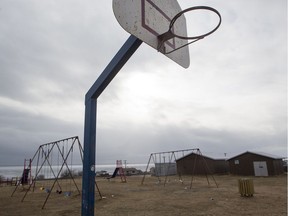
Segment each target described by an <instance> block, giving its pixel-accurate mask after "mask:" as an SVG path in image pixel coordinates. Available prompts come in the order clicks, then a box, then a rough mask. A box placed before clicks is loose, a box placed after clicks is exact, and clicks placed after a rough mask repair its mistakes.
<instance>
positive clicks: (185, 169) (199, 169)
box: [177, 154, 215, 175]
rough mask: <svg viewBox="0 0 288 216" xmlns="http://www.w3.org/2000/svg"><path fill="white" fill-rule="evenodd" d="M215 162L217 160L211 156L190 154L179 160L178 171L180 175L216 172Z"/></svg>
mask: <svg viewBox="0 0 288 216" xmlns="http://www.w3.org/2000/svg"><path fill="white" fill-rule="evenodd" d="M214 163H215V160H213V159H211V158H208V157H205V156H201V155H197V154H190V155H188V156H186V157H184V158H181V159H179V160H177V172H178V174H180V175H205V174H214V173H215V167H214Z"/></svg>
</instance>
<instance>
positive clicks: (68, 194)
mask: <svg viewBox="0 0 288 216" xmlns="http://www.w3.org/2000/svg"><path fill="white" fill-rule="evenodd" d="M64 194H65V196H66V197H68V196H71V194H72V192H71V191H66V192H65V193H64Z"/></svg>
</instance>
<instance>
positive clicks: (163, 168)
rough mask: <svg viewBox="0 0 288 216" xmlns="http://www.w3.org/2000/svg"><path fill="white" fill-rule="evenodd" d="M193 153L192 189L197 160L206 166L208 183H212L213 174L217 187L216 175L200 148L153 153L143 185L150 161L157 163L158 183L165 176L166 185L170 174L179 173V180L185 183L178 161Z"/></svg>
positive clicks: (155, 172)
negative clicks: (178, 169)
mask: <svg viewBox="0 0 288 216" xmlns="http://www.w3.org/2000/svg"><path fill="white" fill-rule="evenodd" d="M192 154H194V155H195V157H194V160H193V162H192V163H191V170H192V172H191V173H192V175H191V181H190V189H191V188H192V183H193V180H194V175H195V168H196V164H197V162H198V163H199V162H201V165H202V167H203V168H204V172H205V176H206V179H207V183H208V185H210V182H209V178H208V175H211V176H212V179H213V181H214V183H215V185H216V187H218V184H217V182H216V180H215V178H214V176H213V175H212V173H211V171H210V169H209V166H208V164H207V162H206V160H205V157H203V155H202V153H201V151H200V149H199V148H195V149H184V150H177V151H167V152H157V153H151V154H150V157H149V160H148V163H147V166H146V170H145V172H144V176H143V178H142V181H141V184H142V185H143V184H144V181H145V176H146V174H147V171H148V168H149V166H150V163H154V165H155V168H154V175H155V176H156V177H157V179H158V183H161V182H162V179H161V177H165V178H164V183H163V184H164V187H165V186H166V184H167V182H168V176H171V175H177V174H178V177H179V182H181V183H182V184H183V178H182V174H181V173H180V172H178V171H177V164H176V161H177V160H179V159H181V158H184V157H186V156H187V155H192Z"/></svg>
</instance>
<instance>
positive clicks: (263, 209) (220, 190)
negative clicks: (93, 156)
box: [0, 174, 287, 216]
mask: <svg viewBox="0 0 288 216" xmlns="http://www.w3.org/2000/svg"><path fill="white" fill-rule="evenodd" d="M239 178H241V177H239V176H228V175H224V176H214V179H215V181H216V182H217V185H218V187H217V186H216V184H215V182H214V180H213V178H211V177H209V178H208V180H209V183H210V185H208V182H207V179H206V177H205V176H202V177H199V176H194V178H193V181H192V188H191V189H190V185H191V176H190V177H189V176H185V177H182V180H183V181H182V182H181V181H179V179H178V177H176V176H172V177H169V178H168V179H167V182H166V185H165V186H164V184H163V183H164V181H165V178H162V179H160V180H161V182H160V183H159V181H158V179H157V178H156V177H151V176H146V178H145V181H144V184H143V185H141V180H142V176H130V177H127V183H121V180H120V178H119V177H117V178H115V179H113V180H110V181H108V180H107V179H105V178H97V185H98V186H99V188H100V192H101V194H102V196H103V198H102V199H100V196H99V194H98V193H97V191H96V204H95V215H97V216H104V215H105V216H108V215H113V216H122V215H123V216H135V215H137V216H156V215H157V216H162V215H163V216H187V215H211V216H212V215H221V216H222V215H227V216H228V215H229V216H231V215H253V216H255V215H256V216H257V215H259V216H260V215H261V216H262V215H270V216H272V215H275V216H276V215H277V216H279V215H283V216H287V176H286V174H285V175H281V176H276V177H250V178H251V179H253V183H254V188H255V194H254V196H253V197H241V196H240V194H239V192H238V179H239ZM76 182H77V185H78V187H79V189H80V190H81V179H77V180H76ZM59 184H60V186H61V187H62V190H63V193H61V194H57V193H56V192H55V191H56V189H57V186H55V187H54V189H53V191H52V193H51V195H50V197H49V199H48V201H47V203H46V205H45V208H44V209H41V207H42V205H43V203H44V201H45V199H46V197H47V194H48V193H46V192H45V190H40V187H42V186H44V187H46V188H48V187H50V188H51V185H52V184H51V183H50V186H49V184H48V182H43V183H41V182H37V185H36V187H35V191H34V192H31V191H30V192H28V193H27V196H26V197H25V199H24V201H23V202H21V199H23V196H24V194H25V189H23V188H22V187H19V188H18V189H17V190H16V192H15V193H14V195H13V197H11V194H12V192H13V190H14V189H15V186H5V185H4V186H3V185H2V186H0V215H1V216H8V215H9V216H12V215H15V216H16V215H17V216H19V215H29V216H34V215H35V216H36V215H37V216H41V215H60V216H64V215H69V216H74V215H81V195H79V194H78V193H77V190H76V187H75V186H74V184H73V182H71V181H69V180H61V181H59ZM56 185H57V184H56ZM65 190H66V191H72V195H71V196H65Z"/></svg>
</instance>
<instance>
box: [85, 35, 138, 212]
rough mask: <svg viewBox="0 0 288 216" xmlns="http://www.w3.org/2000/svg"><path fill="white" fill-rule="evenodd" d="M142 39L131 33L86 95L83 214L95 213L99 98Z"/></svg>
mask: <svg viewBox="0 0 288 216" xmlns="http://www.w3.org/2000/svg"><path fill="white" fill-rule="evenodd" d="M141 43H142V41H141V40H139V39H138V38H136V37H135V36H133V35H131V36H130V37H129V38H128V40H127V41H126V42H125V43H124V45H123V46H122V47H121V48H120V50H119V51H118V53H117V54H116V55H115V56H114V58H113V59H112V60H111V62H110V63H109V64H108V65H107V67H106V68H105V69H104V71H103V72H102V73H101V74H100V76H99V77H98V79H97V80H96V82H95V83H94V84H93V85H92V87H91V88H90V89H89V91H88V92H87V94H86V96H85V123H84V162H83V177H82V212H81V214H82V216H93V215H94V202H95V161H96V152H95V150H96V117H97V98H98V97H99V96H100V94H101V93H102V92H103V91H104V89H105V88H106V87H107V86H108V85H109V83H110V82H111V81H112V79H113V78H114V77H115V76H116V75H117V73H118V72H119V71H120V70H121V68H122V67H123V66H124V65H125V63H126V62H127V61H128V60H129V58H130V57H131V56H132V55H133V53H134V52H135V51H136V50H137V49H138V47H139V46H140V45H141Z"/></svg>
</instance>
